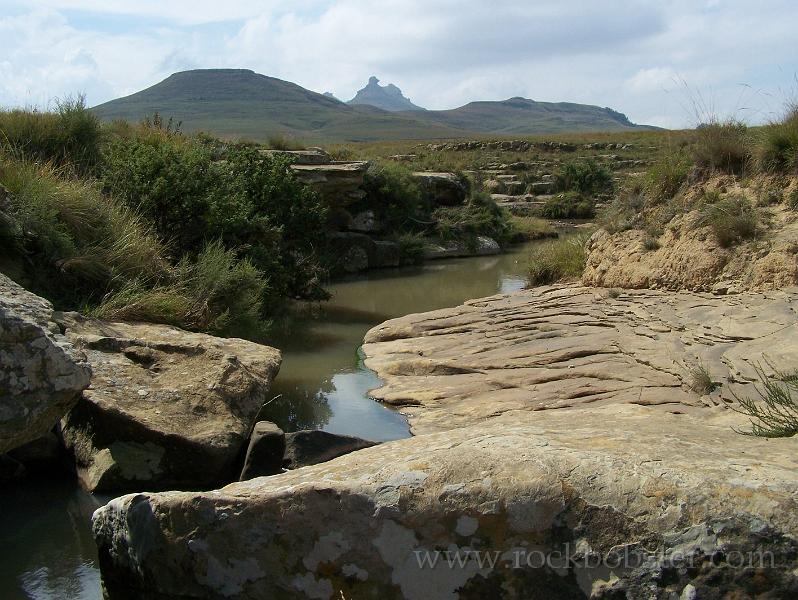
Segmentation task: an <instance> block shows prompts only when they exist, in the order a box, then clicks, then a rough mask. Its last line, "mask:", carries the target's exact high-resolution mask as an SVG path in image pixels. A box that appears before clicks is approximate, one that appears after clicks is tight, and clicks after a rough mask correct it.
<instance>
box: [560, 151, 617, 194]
mask: <svg viewBox="0 0 798 600" xmlns="http://www.w3.org/2000/svg"><path fill="white" fill-rule="evenodd" d="M555 181H556V186H557V189H558V190H560V191H562V192H569V191H573V192H579V193H580V194H599V193H602V192H609V191H611V190H612V188H613V181H612V174H611V173H610V172H609V171H608V170H607V169H605V168H604V167H602V166H600V165H599V164H598V163H597V162H596V161H594V160H592V159H586V160H578V161H573V162H569V163H566V164H565V165H563V167H562V169H561V170H560V172H559V173H557V174H556V175H555Z"/></svg>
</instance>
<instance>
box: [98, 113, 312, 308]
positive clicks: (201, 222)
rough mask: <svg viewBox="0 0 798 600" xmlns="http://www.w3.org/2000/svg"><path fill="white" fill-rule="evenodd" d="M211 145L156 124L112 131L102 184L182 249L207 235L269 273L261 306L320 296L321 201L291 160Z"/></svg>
mask: <svg viewBox="0 0 798 600" xmlns="http://www.w3.org/2000/svg"><path fill="white" fill-rule="evenodd" d="M217 152H218V148H214V147H213V146H212V145H209V144H207V143H203V142H202V140H196V139H194V138H188V137H185V136H182V135H177V134H174V133H173V132H172V133H170V132H167V131H164V130H163V129H158V128H143V129H139V130H138V131H137V132H135V133H134V134H133V135H131V136H129V137H116V138H115V139H113V140H112V141H110V142H109V143H108V144H107V145H106V147H105V148H104V151H103V168H102V175H101V176H102V180H103V182H104V186H105V189H106V191H108V192H109V193H111V194H114V195H116V196H117V197H119V198H122V199H123V200H124V201H125V202H126V203H127V204H128V205H129V206H132V207H135V208H136V209H137V210H139V211H140V212H141V213H142V214H143V215H145V216H146V217H147V218H149V219H150V220H152V222H153V223H154V224H155V227H156V229H157V231H158V232H159V234H160V236H161V237H162V238H163V239H166V240H169V242H170V244H171V246H172V247H173V248H174V249H175V250H177V251H178V254H179V255H182V254H196V253H198V252H199V251H200V250H201V248H202V247H203V246H204V244H205V242H206V240H213V239H220V240H221V241H222V242H223V243H224V245H225V247H227V248H233V249H241V250H242V252H243V255H244V256H245V257H247V258H248V259H249V260H250V261H251V262H252V264H253V265H254V266H255V267H256V268H257V269H259V270H260V271H261V272H263V273H266V274H268V276H269V285H268V286H267V287H266V289H265V291H264V302H265V303H266V307H267V309H271V308H276V307H277V306H278V305H279V304H280V303H281V302H282V299H284V298H285V297H302V298H314V299H320V298H323V297H325V292H324V290H323V288H322V283H323V281H324V279H325V277H326V271H325V269H324V268H323V266H322V261H323V251H324V248H325V243H326V219H327V211H326V207H325V205H324V204H323V203H322V201H321V200H320V199H319V198H318V196H317V195H316V194H315V193H314V192H313V191H312V190H311V189H310V188H308V187H306V186H304V185H302V184H301V183H299V182H298V181H297V180H296V177H295V176H294V174H293V171H292V170H291V168H290V164H291V161H290V159H289V158H287V157H284V156H275V155H269V154H262V153H260V152H259V151H258V150H257V149H256V148H252V147H249V146H247V145H238V146H236V147H233V148H230V149H228V150H227V151H226V153H225V154H224V159H225V160H223V161H219V160H217V156H216V155H217Z"/></svg>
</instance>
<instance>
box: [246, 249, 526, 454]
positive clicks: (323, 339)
mask: <svg viewBox="0 0 798 600" xmlns="http://www.w3.org/2000/svg"><path fill="white" fill-rule="evenodd" d="M527 253H528V246H522V247H519V248H517V249H515V250H514V251H513V252H510V253H508V254H503V255H500V256H490V257H481V258H468V259H454V260H446V261H439V262H434V263H430V264H427V265H424V266H422V267H412V268H406V269H391V270H386V271H376V272H371V273H367V274H364V275H361V276H357V277H353V278H351V279H349V280H347V281H342V282H339V283H337V284H335V285H333V286H332V287H331V289H330V291H331V293H332V294H333V297H332V300H330V302H328V303H325V304H321V305H317V304H313V305H302V306H300V307H298V308H297V311H296V312H295V314H294V315H293V316H292V317H291V318H289V319H286V320H285V321H283V322H282V323H281V330H280V333H279V334H278V335H277V336H276V337H275V338H274V339H273V340H271V343H272V344H273V345H275V346H277V347H279V348H281V349H282V351H283V365H282V367H281V369H280V374H279V376H278V377H277V380H276V381H275V383H274V385H273V387H272V394H273V395H274V396H279V397H278V398H276V399H275V400H274V401H273V402H271V403H270V404H269V405H267V406H266V407H264V409H263V411H262V412H261V418H263V419H266V420H269V421H273V422H275V423H277V424H278V425H280V426H281V427H282V428H283V429H284V430H286V431H296V430H298V429H324V430H326V431H330V432H333V433H342V434H349V435H358V436H360V437H365V438H370V439H373V440H380V441H382V440H391V439H398V438H402V437H407V436H408V435H409V433H408V428H407V423H406V422H405V420H404V418H403V417H402V416H401V415H399V414H398V413H396V412H395V411H393V410H391V409H390V408H388V407H385V406H382V405H380V404H377V403H376V402H373V401H372V400H370V399H369V398H368V390H370V389H373V388H375V387H377V386H378V385H379V381H378V380H377V379H376V377H375V376H374V373H372V372H371V371H369V370H368V369H366V368H365V367H364V366H363V364H362V357H360V356H359V355H358V353H357V349H358V347H359V346H360V344H361V343H362V340H363V336H364V335H365V334H366V332H367V331H368V330H369V329H370V328H371V327H373V326H374V325H377V324H379V323H381V322H383V321H385V320H387V319H390V318H394V317H398V316H401V315H405V314H408V313H415V312H423V311H427V310H434V309H437V308H443V307H448V306H455V305H457V304H460V303H462V302H463V301H464V300H467V299H470V298H478V297H481V296H489V295H492V294H495V293H507V292H511V291H514V290H518V289H521V288H523V287H524V284H525V279H524V276H525V271H526V260H525V257H526V255H527Z"/></svg>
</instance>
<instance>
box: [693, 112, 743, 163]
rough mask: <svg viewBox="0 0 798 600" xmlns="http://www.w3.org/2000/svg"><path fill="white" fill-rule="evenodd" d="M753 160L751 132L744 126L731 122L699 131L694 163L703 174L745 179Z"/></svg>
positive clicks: (701, 126)
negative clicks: (727, 175)
mask: <svg viewBox="0 0 798 600" xmlns="http://www.w3.org/2000/svg"><path fill="white" fill-rule="evenodd" d="M750 158H751V155H750V140H749V137H748V128H747V127H746V126H745V124H744V123H741V122H740V121H735V120H729V121H725V122H710V123H706V124H702V125H699V126H698V127H697V128H696V140H695V143H694V145H693V162H694V163H695V164H696V166H697V167H699V168H700V169H702V170H703V171H705V172H712V171H721V172H724V173H729V174H732V175H742V174H743V172H744V171H745V168H746V167H747V166H748V162H749V160H750Z"/></svg>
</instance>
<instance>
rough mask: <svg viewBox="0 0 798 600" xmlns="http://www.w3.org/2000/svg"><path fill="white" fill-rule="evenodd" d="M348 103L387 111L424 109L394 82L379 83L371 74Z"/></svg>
mask: <svg viewBox="0 0 798 600" xmlns="http://www.w3.org/2000/svg"><path fill="white" fill-rule="evenodd" d="M348 104H369V105H371V106H376V107H377V108H381V109H383V110H388V111H394V112H396V111H403V110H426V109H424V108H421V107H420V106H416V105H415V104H413V103H412V102H411V101H410V100H409V99H408V98H406V97H405V96H404V94H402V90H400V89H399V88H398V87H396V86H395V85H394V84H392V83H389V84H388V85H385V86H382V85H380V80H379V79H378V78H377V77H376V76H374V75H372V76H371V77H369V81H368V83H367V84H366V86H365V87H364V88H362V89H361V90H358V92H357V94H356V95H355V97H354V98H352V99H351V100H350V101H349V102H348Z"/></svg>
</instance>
